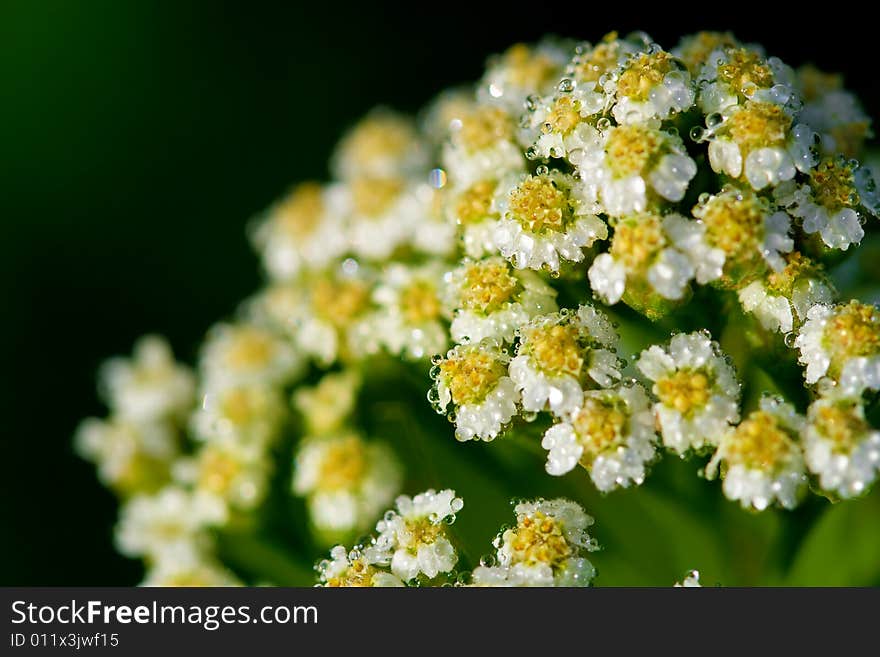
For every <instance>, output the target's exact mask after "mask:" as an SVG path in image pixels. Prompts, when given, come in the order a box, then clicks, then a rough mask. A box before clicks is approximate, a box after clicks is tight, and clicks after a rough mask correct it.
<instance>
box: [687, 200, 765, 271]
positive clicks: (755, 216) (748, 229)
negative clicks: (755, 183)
mask: <svg viewBox="0 0 880 657" xmlns="http://www.w3.org/2000/svg"><path fill="white" fill-rule="evenodd" d="M697 213H699V216H700V218H701V219H702V220H703V223H704V224H705V225H706V239H707V241H708V242H709V244H711V245H712V246H715V247H718V248H719V249H721V250H722V251H724V253H725V254H726V256H727V257H728V258H731V259H737V258H739V257H741V256H747V255H750V254H751V252H752V251H755V249H756V247H757V245H758V244H759V243H760V241H761V238H762V234H763V230H764V216H765V211H764V208H763V206H762V205H761V203H760V201H759V200H758V198H757V197H756V196H755V195H754V194H752V193H742V194H736V193H722V194H719V195H718V196H715V197H713V198H711V199H709V201H708V202H706V203H705V204H704V205H703V206H702V207H700V208H697V209H695V212H694V214H697Z"/></svg>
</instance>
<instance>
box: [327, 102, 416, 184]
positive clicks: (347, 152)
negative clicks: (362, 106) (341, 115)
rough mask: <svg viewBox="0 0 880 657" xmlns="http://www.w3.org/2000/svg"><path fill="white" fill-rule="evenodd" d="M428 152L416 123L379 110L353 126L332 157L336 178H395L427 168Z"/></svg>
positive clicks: (391, 112) (387, 111)
mask: <svg viewBox="0 0 880 657" xmlns="http://www.w3.org/2000/svg"><path fill="white" fill-rule="evenodd" d="M427 163H428V151H427V149H426V148H425V145H424V144H423V143H422V140H421V138H420V136H419V134H418V132H417V131H416V126H415V124H414V123H413V121H412V120H411V119H409V118H407V117H405V116H403V115H401V114H397V113H395V112H393V111H391V110H388V109H386V108H377V109H374V110H373V111H372V112H370V113H369V114H368V115H367V116H366V117H365V118H364V119H362V120H361V121H360V122H359V123H358V124H357V125H355V126H354V128H352V129H351V130H350V131H349V132H348V133H347V134H346V135H345V136H344V137H343V138H342V140H341V141H340V142H339V145H338V146H337V147H336V151H335V153H334V154H333V161H332V166H331V168H332V170H333V173H334V175H335V176H336V177H337V178H341V179H346V180H348V179H352V178H357V177H361V176H375V177H395V176H400V175H408V174H412V173H414V172H419V171H423V170H425V169H426V168H427Z"/></svg>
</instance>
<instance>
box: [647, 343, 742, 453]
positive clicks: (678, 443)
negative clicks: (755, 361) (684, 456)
mask: <svg viewBox="0 0 880 657" xmlns="http://www.w3.org/2000/svg"><path fill="white" fill-rule="evenodd" d="M638 368H639V370H640V371H641V372H642V374H644V375H645V376H646V377H647V378H648V379H650V380H651V381H653V382H654V386H653V392H654V394H655V395H656V396H657V397H658V401H657V402H656V403H655V404H654V414H655V416H656V418H657V421H658V422H659V425H660V432H661V435H662V437H663V444H664V445H665V446H666V447H668V448H669V449H671V450H673V451H675V452H678V453H684V452H686V451H687V450H688V449H690V448H694V449H699V448H700V447H702V446H704V445H716V444H717V443H718V440H719V439H720V437H721V435H722V434H724V433H725V432H726V431H727V429H728V427H729V425H730V424H732V423H734V422H736V421H737V420H738V419H739V395H740V386H739V383H738V382H737V380H736V375H735V373H734V371H733V367H732V366H731V365H730V363H728V362H727V360H726V358H725V357H724V356H723V355H722V353H721V350H720V348H719V347H718V344H717V343H715V342H713V341H712V339H711V337H710V336H709V335H708V334H707V333H706V332H701V331H696V332H694V333H678V334H676V335H675V336H673V337H672V340H671V341H670V342H669V345H668V346H666V347H660V346H658V345H652V346H651V347H649V348H648V349H645V350H644V351H642V353H641V355H640V356H639V360H638Z"/></svg>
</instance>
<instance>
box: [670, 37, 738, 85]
mask: <svg viewBox="0 0 880 657" xmlns="http://www.w3.org/2000/svg"><path fill="white" fill-rule="evenodd" d="M735 45H736V40H735V39H734V38H733V35H732V34H731V33H730V32H698V33H697V34H695V35H694V36H692V37H691V38H689V39H688V40H687V41H686V43H685V45H684V47H683V48H682V49H681V61H682V62H684V65H685V66H687V69H688V70H689V71H690V72H691V74H693V75H696V74H697V73H699V72H700V70H701V69H702V68H703V65H704V64H705V63H706V62H707V61H709V55H711V54H712V52H713V51H715V50H716V49H717V48H724V47H731V46H735Z"/></svg>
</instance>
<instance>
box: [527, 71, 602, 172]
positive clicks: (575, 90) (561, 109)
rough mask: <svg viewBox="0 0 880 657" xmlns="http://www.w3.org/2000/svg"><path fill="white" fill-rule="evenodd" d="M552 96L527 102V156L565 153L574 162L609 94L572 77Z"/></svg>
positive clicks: (560, 155) (576, 160)
mask: <svg viewBox="0 0 880 657" xmlns="http://www.w3.org/2000/svg"><path fill="white" fill-rule="evenodd" d="M560 86H561V87H562V88H561V89H560V90H559V91H557V92H556V93H555V94H553V95H552V96H548V97H545V98H541V99H539V100H537V101H535V102H533V103H532V104H531V105H530V106H529V114H528V121H529V135H530V138H531V141H532V142H533V145H532V146H531V147H530V150H529V151H527V153H528V156H529V157H530V158H538V157H540V158H543V159H548V158H551V157H553V158H561V157H564V158H566V159H568V160H569V162H571V163H572V164H575V165H577V164H578V162H579V161H580V157H581V156H582V155H583V150H584V148H585V147H586V146H588V145H589V143H590V142H591V141H592V139H593V138H594V137H593V135H594V134H595V123H596V121H597V119H598V118H599V116H600V115H601V112H603V111H604V110H605V109H606V107H607V105H608V103H609V102H610V97H609V96H608V95H607V94H606V93H605V92H604V91H602V90H598V89H596V88H595V85H594V84H593V83H586V84H584V85H578V84H577V82H575V81H574V80H571V79H567V78H566V79H565V80H563V82H561V83H560Z"/></svg>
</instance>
